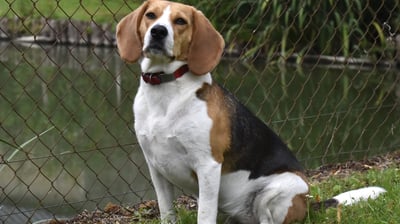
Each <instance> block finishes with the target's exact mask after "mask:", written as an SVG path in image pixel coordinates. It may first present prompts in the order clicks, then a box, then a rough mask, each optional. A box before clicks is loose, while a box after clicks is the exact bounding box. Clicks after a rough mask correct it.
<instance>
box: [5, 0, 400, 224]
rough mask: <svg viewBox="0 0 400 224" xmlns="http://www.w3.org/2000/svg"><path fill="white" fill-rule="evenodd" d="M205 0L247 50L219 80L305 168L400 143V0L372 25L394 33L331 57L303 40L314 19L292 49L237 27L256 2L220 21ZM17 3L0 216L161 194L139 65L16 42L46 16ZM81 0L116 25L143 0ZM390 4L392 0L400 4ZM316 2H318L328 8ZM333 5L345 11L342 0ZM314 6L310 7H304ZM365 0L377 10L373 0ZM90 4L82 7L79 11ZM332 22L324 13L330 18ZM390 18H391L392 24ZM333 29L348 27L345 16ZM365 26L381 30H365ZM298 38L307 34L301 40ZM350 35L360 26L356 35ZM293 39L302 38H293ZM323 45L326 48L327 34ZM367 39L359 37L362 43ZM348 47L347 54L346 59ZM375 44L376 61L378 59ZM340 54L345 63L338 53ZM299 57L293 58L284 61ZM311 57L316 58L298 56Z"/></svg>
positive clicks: (234, 49)
mask: <svg viewBox="0 0 400 224" xmlns="http://www.w3.org/2000/svg"><path fill="white" fill-rule="evenodd" d="M205 2H206V1H200V2H198V3H197V5H198V7H200V8H201V7H204V9H203V8H202V9H203V10H204V11H205V13H206V15H207V16H209V17H211V18H214V20H213V21H216V22H215V23H216V26H217V27H218V28H219V29H220V30H221V32H223V34H224V36H225V39H226V40H227V42H228V45H227V46H228V49H227V52H230V53H231V54H232V53H235V54H240V55H241V56H242V57H240V58H238V57H234V58H232V57H226V58H225V59H224V60H223V61H222V62H221V63H220V64H219V66H218V67H217V69H216V70H215V71H214V72H213V77H214V79H215V80H216V81H218V82H219V83H221V84H223V85H224V86H225V87H226V88H227V89H229V90H230V91H231V92H233V93H234V94H235V95H236V96H237V97H238V98H239V99H240V100H241V101H242V102H243V103H244V104H246V105H247V106H248V107H249V108H250V109H251V110H252V111H253V112H254V113H255V114H257V116H258V117H260V118H261V119H262V120H263V121H265V122H266V123H267V124H269V126H270V127H272V128H273V129H274V130H275V131H276V132H277V133H278V134H279V135H280V136H281V137H282V139H283V140H284V141H285V142H286V143H287V144H288V145H289V147H290V148H291V149H292V150H293V151H294V152H295V154H296V155H297V156H298V158H299V159H300V160H301V162H302V163H303V164H304V165H305V166H306V168H314V167H317V166H319V165H321V164H326V163H333V162H340V161H346V160H349V159H360V158H364V157H367V156H372V155H378V154H383V153H385V152H390V151H393V150H398V149H399V148H400V138H399V137H398V136H399V128H400V126H399V125H400V113H399V112H400V111H399V110H400V106H399V105H400V71H399V70H397V69H395V68H394V67H393V65H395V64H396V58H395V55H396V51H395V49H396V43H395V41H394V42H393V40H394V39H395V37H396V35H397V33H396V32H397V30H396V28H394V24H392V23H391V21H397V20H396V19H399V18H393V17H394V15H395V12H398V11H399V7H400V6H399V5H397V4H396V1H393V2H394V3H393V2H392V1H387V2H386V3H385V4H383V3H382V6H380V7H378V9H379V10H380V11H378V12H377V13H376V15H377V16H376V18H375V20H373V22H371V24H370V27H376V29H378V28H379V27H382V35H384V39H385V41H387V42H385V43H381V42H380V41H381V40H380V39H379V38H381V37H380V36H379V35H380V33H379V32H372V33H376V35H377V36H376V39H377V40H379V41H377V42H375V44H372V45H373V46H374V47H375V48H376V49H375V50H374V55H372V56H371V55H364V57H361V59H357V60H356V59H354V57H356V56H357V57H359V56H360V54H359V51H358V50H354V51H350V48H349V49H348V50H349V51H347V50H345V51H343V49H344V48H345V46H344V47H343V44H340V46H342V50H340V51H338V53H337V54H333V56H335V57H334V58H331V57H326V56H319V54H313V55H312V56H311V55H310V54H311V53H323V52H324V51H322V52H318V51H317V50H316V49H317V48H320V47H315V46H317V45H318V44H316V43H315V41H317V40H319V39H315V40H314V39H312V40H313V41H314V42H312V41H311V43H312V44H311V45H312V46H306V45H302V44H303V39H302V38H305V36H306V34H304V33H305V32H307V31H308V29H306V28H307V27H308V26H303V27H304V30H297V33H293V32H294V31H293V30H288V31H287V32H289V31H290V32H289V33H288V34H290V35H289V36H290V38H289V39H290V44H287V45H286V46H287V48H285V49H286V50H285V51H284V53H282V52H283V51H282V49H283V46H282V44H283V43H282V42H280V43H279V44H278V45H277V46H273V47H271V48H269V49H272V50H270V51H268V50H266V48H267V47H268V46H270V44H271V43H270V42H268V41H269V40H271V41H272V40H273V39H274V38H273V37H272V36H271V35H272V34H271V33H269V34H268V35H267V34H265V36H263V37H262V41H261V40H256V41H255V40H253V39H255V38H256V37H255V36H254V37H253V38H252V37H250V38H248V39H245V37H244V36H246V35H247V36H251V35H256V31H254V30H253V31H250V30H249V29H250V28H249V27H250V26H251V25H252V24H251V23H250V22H252V23H255V22H254V21H250V22H249V21H247V22H246V23H243V24H242V23H240V24H242V27H240V29H238V30H235V32H233V31H231V30H233V28H234V27H232V26H236V27H237V26H239V25H240V24H239V23H237V24H231V23H232V21H235V19H236V18H237V17H238V16H241V19H243V18H244V19H246V18H247V19H248V20H251V19H252V18H253V17H251V15H250V14H245V13H244V12H246V11H245V10H248V9H247V8H246V7H250V6H251V7H253V8H250V9H251V10H255V8H254V7H255V6H254V5H246V4H245V3H240V1H238V2H237V3H236V4H233V5H230V4H228V6H229V7H233V9H235V10H236V13H239V14H240V15H239V14H237V15H236V14H235V10H233V11H231V15H230V16H227V17H225V21H222V22H221V21H220V20H218V18H219V17H222V16H221V15H218V14H217V13H218V12H217V11H215V12H213V11H212V10H211V11H210V9H208V8H205V7H206V6H205ZM232 2H233V3H234V1H232ZM254 2H258V1H254ZM261 2H263V1H260V3H261ZM292 2H293V3H292V4H293V5H295V4H297V1H292ZM346 2H347V1H346ZM18 3H19V1H14V2H11V3H9V4H6V6H7V7H8V9H9V10H6V11H3V12H2V11H0V12H2V13H3V15H0V16H3V17H4V18H12V20H13V21H14V22H15V23H13V24H22V25H19V26H20V28H21V31H18V32H13V33H11V30H12V29H11V28H10V26H11V25H8V26H6V25H4V24H3V25H2V26H0V30H2V31H3V32H2V35H3V36H2V37H3V38H4V35H5V37H6V39H8V40H7V41H3V42H0V155H1V157H0V189H1V192H0V221H1V222H3V223H25V222H33V221H35V220H39V219H44V218H50V217H53V216H58V217H63V216H71V215H73V214H75V213H78V212H80V211H82V210H83V209H93V208H95V207H100V208H101V207H104V205H105V204H106V203H108V202H114V203H119V204H133V203H136V202H139V201H141V200H144V199H148V198H154V193H153V189H152V187H151V180H150V179H149V178H148V171H147V167H146V164H145V162H144V159H143V156H142V153H141V151H140V148H139V146H138V144H137V141H136V138H135V133H134V130H133V115H132V101H133V97H134V95H135V92H136V89H137V85H138V80H139V68H138V66H137V65H126V64H124V63H122V62H121V60H120V59H119V56H118V54H117V50H116V49H115V48H112V47H103V48H101V47H94V46H93V45H90V44H93V43H89V42H83V43H80V44H79V45H77V44H76V43H74V44H71V43H69V44H68V43H64V44H66V45H62V46H61V45H57V44H56V42H57V41H56V42H54V41H50V42H48V44H41V45H38V44H32V43H29V42H28V43H27V42H24V43H21V42H16V41H11V42H10V40H15V39H17V38H20V37H21V36H25V37H26V36H28V37H29V36H30V35H32V32H31V33H29V30H30V29H32V30H33V29H35V30H37V26H34V27H31V26H30V25H32V24H36V23H29V22H28V20H29V18H30V17H27V16H26V15H24V13H23V12H24V10H25V11H26V10H27V9H26V8H25V9H23V10H22V9H21V8H20V7H21V5H20V4H18ZM1 4H3V5H1ZM83 4H84V3H76V5H75V8H74V9H75V11H76V12H75V13H76V14H79V13H81V14H85V13H86V14H87V15H88V16H87V17H88V18H86V19H87V20H89V21H90V22H91V23H92V24H93V23H94V24H102V23H100V22H97V20H96V19H97V18H98V17H101V16H103V17H106V16H111V18H113V17H115V18H113V19H112V21H108V22H111V24H112V26H100V25H99V27H114V26H115V23H116V21H117V20H118V19H120V18H121V17H122V16H123V15H124V13H127V12H129V11H130V10H131V8H134V7H135V4H136V5H138V4H139V2H133V3H130V6H128V5H127V4H126V3H124V2H123V1H122V0H121V1H115V3H112V5H107V4H111V3H103V4H102V5H101V6H95V7H97V8H94V9H92V8H90V7H94V6H91V5H90V4H89V5H83ZM132 4H133V6H132ZM265 4H266V6H264V7H265V9H264V10H265V13H266V14H268V15H269V14H271V10H272V9H271V7H276V9H279V7H278V6H279V4H280V5H281V10H283V11H282V13H281V16H285V15H286V14H285V13H286V12H287V11H289V9H290V8H291V7H292V5H291V4H289V2H284V1H270V3H267V2H265ZM268 4H277V5H268ZM374 4H375V3H374ZM390 4H394V6H395V7H394V9H393V8H390V7H392V6H393V5H390ZM0 6H2V7H3V6H4V3H0ZM319 6H320V10H323V9H324V7H323V6H321V5H319ZM35 7H36V8H35ZM41 7H43V6H41V5H35V4H32V9H30V10H32V12H33V14H37V13H38V12H41V13H42V14H45V12H43V9H42V8H41ZM53 7H54V8H55V10H56V11H57V12H58V11H60V10H61V11H62V10H64V13H65V14H67V15H70V14H69V11H68V10H70V8H69V7H71V6H68V5H54V6H53ZM63 7H64V8H63ZM332 7H337V10H338V11H340V10H343V9H342V8H340V7H341V6H340V5H339V4H338V5H334V6H332ZM104 8H108V10H103V9H104ZM306 8H307V7H306V6H304V10H306ZM317 8H318V7H317ZM362 8H363V7H362ZM365 8H366V9H365V10H367V9H371V8H372V9H376V7H373V4H372V3H371V4H369V5H367V6H365ZM389 8H390V10H389ZM82 9H85V10H83V12H81V11H82ZM96 9H97V10H96ZM385 9H387V10H386V11H385ZM102 10H103V11H104V12H103V11H102ZM285 10H286V11H285ZM330 10H331V11H329V13H332V14H334V13H335V11H334V10H335V8H334V9H330ZM28 11H29V10H28ZM72 11H73V10H72ZM383 11H385V12H389V16H388V17H387V18H386V17H385V19H384V20H385V22H387V23H386V25H384V24H383V22H382V21H381V20H380V19H381V18H380V17H378V15H380V14H382V12H383ZM100 12H102V13H100ZM223 13H226V12H221V14H223ZM314 13H315V14H318V13H320V12H318V11H314ZM55 14H56V13H55ZM349 14H350V13H349ZM100 15H101V16H100ZM288 15H292V14H288ZM293 15H294V16H293V18H292V17H289V16H288V20H290V19H292V21H293V22H292V23H288V24H289V25H290V24H292V25H293V26H295V25H296V23H297V22H298V20H300V19H299V17H300V16H301V15H302V14H301V12H298V13H297V14H293ZM46 16H47V14H46ZM48 16H51V15H48ZM243 16H244V17H243ZM58 17H60V16H57V18H58ZM67 17H68V16H67ZM267 17H268V16H267V15H265V16H264V17H260V18H261V19H259V21H257V23H259V24H258V26H259V27H261V26H263V25H264V23H265V24H267V22H268V21H267V20H266V19H267ZM344 17H346V16H344ZM82 19H85V18H84V16H83V17H82ZM308 19H312V16H310V15H309V16H306V17H305V18H304V21H303V22H304V23H309V24H312V23H311V22H310V21H308ZM8 20H10V19H8ZM41 21H42V22H44V23H45V24H42V25H46V26H51V24H47V23H46V22H47V21H48V20H46V19H44V20H43V19H42V20H41ZM296 21H297V22H296ZM359 21H361V20H359ZM273 22H274V23H272V22H269V23H268V24H267V25H269V26H270V25H271V24H272V25H274V26H276V27H278V26H280V22H282V21H280V18H277V19H276V20H274V21H273ZM329 22H330V19H329V18H326V23H329ZM65 23H67V24H68V23H71V24H76V21H75V20H74V22H71V20H70V19H66V20H65ZM374 23H376V25H374ZM82 24H88V23H82ZM229 24H231V26H228V25H229ZM397 24H398V23H397ZM364 25H365V24H364ZM366 25H368V24H366ZM17 26H18V25H17ZM309 26H311V25H309ZM385 26H390V27H391V28H390V32H389V29H388V28H386V30H385V28H384V27H385ZM5 27H6V28H5ZM66 27H68V26H66ZM74 27H75V26H74ZM14 28H15V27H14ZM14 28H13V29H14ZM293 29H295V28H293ZM360 29H361V28H360ZM371 29H372V28H371ZM397 29H398V28H397ZM54 30H55V31H57V30H58V29H54ZM278 30H279V29H278ZM111 31H112V30H111ZM111 31H110V32H98V34H99V33H100V34H101V33H103V34H104V35H106V36H105V37H104V38H103V40H107V41H108V42H107V43H112V42H113V37H112V36H110V33H111ZM236 31H237V32H236ZM35 32H36V31H35ZM85 32H89V31H88V30H86V29H80V30H79V32H78V31H74V35H77V34H78V35H79V33H82V34H81V35H82V37H84V38H83V41H85V40H88V39H87V38H88V36H90V35H88V34H87V33H85ZM112 32H113V31H112ZM334 32H337V33H340V35H346V34H345V33H343V32H344V31H343V30H342V27H340V28H337V29H336V31H334ZM357 32H361V30H358V29H357ZM385 32H386V33H385ZM38 33H40V32H38ZM64 33H65V32H64ZM84 33H85V34H84ZM234 33H235V34H237V36H236V37H235V35H234ZM337 33H335V34H337ZM280 34H281V35H283V36H284V35H288V34H285V32H283V33H280ZM323 34H324V31H321V33H320V35H321V36H318V35H317V37H318V38H323V37H322V36H323ZM367 34H368V35H372V34H371V33H370V32H368V30H366V31H365V35H367ZM53 37H57V35H55V36H53ZM296 37H298V40H299V41H298V42H296V41H293V40H295V39H296ZM349 37H353V36H352V35H351V34H349ZM368 38H369V39H373V38H374V37H373V36H368ZM100 39H101V38H100ZM25 40H29V38H28V39H25ZM42 40H43V39H42ZM246 41H247V42H246ZM354 41H355V40H353V39H352V42H351V43H352V44H354V43H357V42H354ZM378 42H379V43H378ZM296 43H297V44H298V45H299V46H297V45H296ZM313 43H315V44H313ZM349 43H350V42H349ZM368 43H369V44H370V43H374V42H368ZM87 44H88V46H82V45H87ZM330 44H332V43H330ZM336 44H337V43H336ZM292 45H294V46H295V47H288V46H292ZM326 45H327V47H329V45H328V42H327V43H326ZM367 45H368V44H366V43H364V42H362V43H361V41H360V44H359V46H367ZM368 46H369V45H368ZM306 47H309V48H306ZM300 48H301V49H300ZM335 48H336V46H335ZM339 48H340V47H339ZM351 48H352V49H355V48H356V47H354V46H352V47H351ZM302 49H303V50H302ZM304 49H309V50H304ZM368 49H370V48H368ZM371 49H372V48H371ZM364 50H365V49H364ZM371 51H372V50H371ZM271 52H272V53H271ZM346 52H347V53H346ZM352 52H353V53H352ZM364 53H365V52H364ZM375 53H376V54H375ZM299 54H301V55H302V57H300V56H299ZM345 54H348V55H347V57H343V58H342V56H344V55H345ZM371 54H372V53H371ZM377 55H379V60H375V59H377V58H376V56H377ZM374 57H375V58H374ZM339 59H340V60H342V59H343V60H344V61H345V63H338V61H339ZM293 60H294V62H295V64H286V65H284V64H283V63H282V62H285V61H289V62H292V61H293ZM307 60H312V63H310V64H307V65H301V64H304V63H305V62H306V61H307ZM296 62H297V64H296ZM351 62H357V63H351ZM317 64H318V65H317Z"/></svg>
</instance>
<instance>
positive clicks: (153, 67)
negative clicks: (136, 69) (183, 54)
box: [140, 57, 187, 74]
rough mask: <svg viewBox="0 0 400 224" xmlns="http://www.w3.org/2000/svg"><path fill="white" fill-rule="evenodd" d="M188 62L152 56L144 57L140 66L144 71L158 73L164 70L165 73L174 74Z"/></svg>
mask: <svg viewBox="0 0 400 224" xmlns="http://www.w3.org/2000/svg"><path fill="white" fill-rule="evenodd" d="M185 64H187V62H185V61H177V60H173V61H168V60H161V59H160V60H157V59H150V58H146V57H145V58H142V60H141V61H140V68H141V70H142V72H143V73H157V72H163V73H165V74H172V73H174V72H175V71H176V70H177V69H178V68H180V67H181V66H182V65H185Z"/></svg>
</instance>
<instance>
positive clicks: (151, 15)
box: [145, 12, 157, 19]
mask: <svg viewBox="0 0 400 224" xmlns="http://www.w3.org/2000/svg"><path fill="white" fill-rule="evenodd" d="M145 16H146V17H147V18H148V19H156V18H157V16H156V14H155V13H154V12H148V13H146V15H145Z"/></svg>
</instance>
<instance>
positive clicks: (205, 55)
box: [188, 8, 225, 75]
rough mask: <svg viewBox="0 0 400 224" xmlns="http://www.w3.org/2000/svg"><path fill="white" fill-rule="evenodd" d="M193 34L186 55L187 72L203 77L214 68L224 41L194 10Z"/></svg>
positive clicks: (219, 57) (205, 19)
mask: <svg viewBox="0 0 400 224" xmlns="http://www.w3.org/2000/svg"><path fill="white" fill-rule="evenodd" d="M193 10H194V13H193V17H194V18H193V20H194V23H193V29H194V30H193V34H192V42H191V44H190V48H189V53H188V66H189V70H190V71H191V72H192V73H193V74H195V75H203V74H206V73H208V72H210V71H211V70H213V69H214V68H215V66H217V64H218V62H219V60H220V59H221V56H222V52H223V50H224V46H225V43H224V39H223V38H222V36H221V35H220V34H219V33H218V31H216V30H215V28H214V27H213V26H212V24H211V23H210V21H208V19H207V18H206V17H205V16H204V15H203V13H202V12H200V11H198V10H196V9H194V8H193Z"/></svg>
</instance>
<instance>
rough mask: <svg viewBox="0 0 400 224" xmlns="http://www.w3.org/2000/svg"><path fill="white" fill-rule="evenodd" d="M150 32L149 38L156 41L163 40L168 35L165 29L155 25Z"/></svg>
mask: <svg viewBox="0 0 400 224" xmlns="http://www.w3.org/2000/svg"><path fill="white" fill-rule="evenodd" d="M150 32H151V36H152V37H153V38H154V39H157V40H161V39H164V38H165V37H166V36H167V35H168V30H167V28H165V26H161V25H155V26H154V27H153V28H151V31H150Z"/></svg>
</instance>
